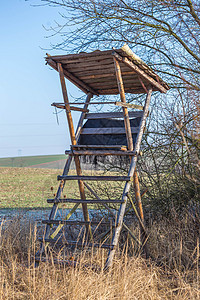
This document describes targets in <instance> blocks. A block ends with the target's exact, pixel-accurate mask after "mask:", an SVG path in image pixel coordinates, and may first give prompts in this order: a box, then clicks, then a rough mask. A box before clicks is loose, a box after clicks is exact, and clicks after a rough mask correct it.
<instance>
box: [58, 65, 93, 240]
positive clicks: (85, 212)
mask: <svg viewBox="0 0 200 300" xmlns="http://www.w3.org/2000/svg"><path fill="white" fill-rule="evenodd" d="M58 72H59V75H60V82H61V88H62V93H63V99H64V103H65V107H66V114H67V120H68V125H69V132H70V137H71V141H72V145H76V143H77V142H76V136H75V131H74V125H73V121H72V115H71V111H70V106H69V99H68V95H67V89H66V84H65V78H64V73H63V68H62V65H61V64H60V63H58ZM74 162H75V166H76V172H77V175H78V176H81V175H82V171H81V166H80V160H79V157H78V156H75V157H74ZM78 185H79V191H80V197H81V199H82V200H86V196H85V190H84V184H83V181H82V180H79V181H78ZM82 209H83V215H84V220H85V221H86V222H88V221H89V213H88V209H87V204H84V203H83V204H82ZM86 229H87V231H89V232H90V236H91V229H90V227H88V226H86Z"/></svg>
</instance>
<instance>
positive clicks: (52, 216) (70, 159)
mask: <svg viewBox="0 0 200 300" xmlns="http://www.w3.org/2000/svg"><path fill="white" fill-rule="evenodd" d="M92 97H93V95H92V94H91V93H88V94H87V97H86V101H85V105H84V109H87V107H88V105H89V103H90V100H91V98H92ZM85 114H86V113H85V112H82V114H81V116H80V119H79V122H78V125H77V129H76V134H75V137H76V141H78V139H79V136H80V128H81V127H82V125H83V122H84V119H85ZM72 158H73V157H72V156H69V157H68V159H67V161H66V163H65V167H64V170H63V173H62V175H63V176H64V175H65V176H66V175H67V174H68V173H69V169H70V165H71V162H72ZM64 186H65V181H64V182H62V183H60V184H59V187H58V190H57V193H56V199H60V197H61V193H62V191H63V189H64ZM57 209H58V204H56V203H54V205H53V207H52V209H51V212H50V215H49V220H53V219H54V218H55V216H56V213H57ZM50 228H51V227H50V225H47V227H46V231H45V239H46V238H49V234H50Z"/></svg>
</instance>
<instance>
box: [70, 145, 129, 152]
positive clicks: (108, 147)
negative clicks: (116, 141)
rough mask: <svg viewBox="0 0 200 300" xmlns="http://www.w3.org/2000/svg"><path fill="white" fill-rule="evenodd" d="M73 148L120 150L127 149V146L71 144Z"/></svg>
mask: <svg viewBox="0 0 200 300" xmlns="http://www.w3.org/2000/svg"><path fill="white" fill-rule="evenodd" d="M71 148H72V149H74V148H75V149H76V148H86V149H118V150H124V151H126V150H127V146H123V145H122V146H119V145H71Z"/></svg>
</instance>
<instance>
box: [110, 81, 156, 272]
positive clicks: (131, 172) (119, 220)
mask: <svg viewBox="0 0 200 300" xmlns="http://www.w3.org/2000/svg"><path fill="white" fill-rule="evenodd" d="M151 94H152V86H150V87H149V88H148V94H147V97H146V101H145V106H144V114H143V117H142V119H141V121H140V130H139V133H138V135H137V139H136V144H135V149H134V154H135V156H134V157H133V158H132V160H131V165H130V168H129V173H128V176H130V177H133V176H134V172H135V168H136V163H137V158H138V154H139V150H140V145H141V141H142V135H143V131H144V127H145V123H146V118H147V116H148V110H149V104H150V100H151ZM130 187H131V181H128V182H127V183H126V184H125V187H124V191H123V195H122V200H123V201H124V202H123V204H121V205H120V209H119V212H118V216H117V224H116V228H115V232H114V234H113V239H112V245H113V249H112V250H110V251H109V254H108V258H107V261H106V264H105V269H108V268H109V267H111V266H112V261H113V257H114V255H115V251H116V245H117V244H118V240H119V236H120V232H121V229H122V224H123V218H124V213H125V209H126V203H127V198H128V197H127V195H128V192H129V190H130Z"/></svg>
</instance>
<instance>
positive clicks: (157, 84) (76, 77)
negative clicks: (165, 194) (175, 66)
mask: <svg viewBox="0 0 200 300" xmlns="http://www.w3.org/2000/svg"><path fill="white" fill-rule="evenodd" d="M113 56H114V57H116V58H117V59H118V61H119V64H120V68H121V72H122V79H123V83H124V89H125V92H126V93H132V94H142V93H146V89H145V86H146V87H147V86H148V85H149V84H151V85H152V87H153V91H160V92H162V93H166V92H167V90H168V89H169V86H168V85H167V83H165V82H164V81H163V80H162V79H161V78H160V77H159V76H158V75H157V74H156V73H155V72H154V71H153V70H152V69H151V68H150V67H148V66H147V65H146V64H145V63H144V62H143V61H142V60H141V59H140V58H139V57H138V56H136V55H135V54H134V53H133V52H132V51H131V49H130V48H129V47H128V46H127V45H125V46H123V47H122V48H121V49H115V50H108V51H99V50H96V51H94V52H91V53H79V54H69V55H56V56H50V55H47V57H46V62H47V64H48V65H50V66H51V67H53V68H54V69H55V70H58V68H57V63H61V64H62V67H63V71H64V75H65V77H66V78H67V79H69V80H70V81H71V82H72V83H74V84H75V85H76V86H77V87H78V88H80V89H81V90H82V91H83V92H85V93H86V94H87V93H88V92H91V93H92V94H94V95H116V94H119V91H118V85H117V80H116V75H115V66H114V61H113ZM142 83H144V85H143V84H142Z"/></svg>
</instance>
